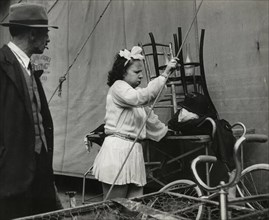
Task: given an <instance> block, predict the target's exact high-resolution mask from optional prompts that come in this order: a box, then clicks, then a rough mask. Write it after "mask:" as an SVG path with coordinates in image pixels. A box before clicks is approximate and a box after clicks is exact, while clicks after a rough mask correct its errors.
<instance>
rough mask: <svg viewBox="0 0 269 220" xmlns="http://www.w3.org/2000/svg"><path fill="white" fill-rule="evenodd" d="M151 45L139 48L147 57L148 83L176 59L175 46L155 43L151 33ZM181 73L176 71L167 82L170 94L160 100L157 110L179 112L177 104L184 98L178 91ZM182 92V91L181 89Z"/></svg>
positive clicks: (145, 63)
mask: <svg viewBox="0 0 269 220" xmlns="http://www.w3.org/2000/svg"><path fill="white" fill-rule="evenodd" d="M149 36H150V43H146V44H142V43H140V44H139V46H140V47H141V48H142V53H143V55H144V56H145V60H144V67H145V72H146V79H147V82H149V81H150V80H152V79H153V78H156V77H158V76H159V75H160V71H162V70H164V69H165V68H166V65H167V62H168V61H169V60H170V59H171V58H172V57H174V56H175V55H174V51H173V44H172V43H171V42H170V43H167V44H163V43H157V42H156V41H155V38H154V35H153V33H149ZM180 78H181V77H180V73H179V71H175V72H174V73H173V74H172V75H171V76H170V77H169V80H168V81H167V87H168V90H169V92H167V93H166V94H164V96H163V98H162V99H161V100H159V103H158V104H157V105H156V106H155V108H171V110H172V111H171V115H173V114H174V113H176V111H177V110H178V106H177V102H178V100H179V99H182V100H183V98H184V93H183V92H182V91H178V89H179V88H181V85H182V83H181V82H180ZM180 90H181V89H180Z"/></svg>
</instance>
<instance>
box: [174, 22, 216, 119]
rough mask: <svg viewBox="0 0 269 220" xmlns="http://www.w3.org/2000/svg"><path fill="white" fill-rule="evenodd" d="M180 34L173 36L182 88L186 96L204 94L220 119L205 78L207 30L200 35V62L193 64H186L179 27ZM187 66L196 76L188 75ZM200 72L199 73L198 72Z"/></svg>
mask: <svg viewBox="0 0 269 220" xmlns="http://www.w3.org/2000/svg"><path fill="white" fill-rule="evenodd" d="M177 32H178V33H177V34H173V38H174V44H175V54H176V55H177V56H178V58H179V63H180V73H181V81H182V84H183V85H182V87H183V90H184V94H185V95H186V94H188V93H191V92H199V93H201V94H204V95H205V96H206V97H207V98H208V100H209V102H210V106H211V108H212V111H213V112H215V113H216V116H217V117H218V113H217V109H216V107H215V105H214V103H213V101H212V99H211V97H210V94H209V91H208V88H207V83H206V77H205V70H204V37H205V29H201V34H200V40H199V60H198V61H192V62H188V63H186V62H184V56H183V49H181V50H180V51H179V49H180V46H181V45H182V31H181V28H180V27H178V31H177ZM186 66H188V67H192V68H194V74H193V75H188V76H187V75H186V73H185V68H186ZM197 70H198V71H197ZM190 85H192V86H191V87H193V89H192V90H190Z"/></svg>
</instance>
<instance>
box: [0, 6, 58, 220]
mask: <svg viewBox="0 0 269 220" xmlns="http://www.w3.org/2000/svg"><path fill="white" fill-rule="evenodd" d="M0 24H1V25H3V26H6V27H9V31H10V34H11V41H10V42H9V43H8V44H7V45H4V46H3V47H2V48H1V49H0V219H1V220H4V219H11V218H16V217H21V216H28V215H33V214H37V213H43V212H48V211H53V210H56V209H59V208H61V205H60V203H59V202H58V203H57V201H58V200H57V198H58V197H57V193H56V189H55V185H54V179H53V169H52V157H53V123H52V118H51V114H50V111H49V108H48V103H47V100H46V97H45V93H44V90H43V88H42V84H41V82H40V79H39V77H38V75H37V74H35V72H34V71H33V70H32V68H31V65H30V57H31V55H32V54H42V53H43V51H44V50H45V48H46V47H47V44H48V43H49V41H50V40H49V36H48V28H49V27H52V28H57V27H55V26H50V25H48V16H47V12H46V9H45V8H44V7H43V6H42V5H37V4H29V3H19V4H14V5H12V6H11V7H10V12H9V22H8V23H0ZM39 76H40V75H39Z"/></svg>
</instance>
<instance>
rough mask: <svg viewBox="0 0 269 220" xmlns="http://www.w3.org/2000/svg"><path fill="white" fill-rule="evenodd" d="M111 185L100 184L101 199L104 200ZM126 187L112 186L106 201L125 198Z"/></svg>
mask: <svg viewBox="0 0 269 220" xmlns="http://www.w3.org/2000/svg"><path fill="white" fill-rule="evenodd" d="M110 187H111V185H110V184H107V183H102V188H103V194H104V195H103V199H105V198H106V195H107V193H108V191H109V189H110ZM127 191H128V185H114V186H113V189H112V190H111V192H110V194H109V196H108V198H107V199H114V198H127Z"/></svg>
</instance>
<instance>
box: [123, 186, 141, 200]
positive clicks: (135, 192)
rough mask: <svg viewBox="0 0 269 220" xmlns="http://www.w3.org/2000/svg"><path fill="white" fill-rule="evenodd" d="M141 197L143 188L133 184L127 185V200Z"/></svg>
mask: <svg viewBox="0 0 269 220" xmlns="http://www.w3.org/2000/svg"><path fill="white" fill-rule="evenodd" d="M142 195H143V187H142V186H137V185H135V184H129V185H128V191H127V195H126V196H127V198H132V197H138V196H142Z"/></svg>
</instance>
